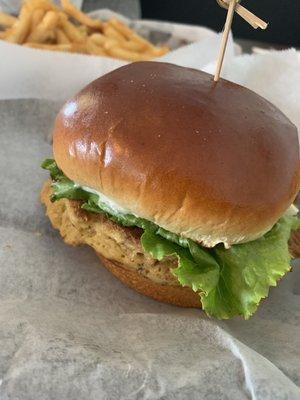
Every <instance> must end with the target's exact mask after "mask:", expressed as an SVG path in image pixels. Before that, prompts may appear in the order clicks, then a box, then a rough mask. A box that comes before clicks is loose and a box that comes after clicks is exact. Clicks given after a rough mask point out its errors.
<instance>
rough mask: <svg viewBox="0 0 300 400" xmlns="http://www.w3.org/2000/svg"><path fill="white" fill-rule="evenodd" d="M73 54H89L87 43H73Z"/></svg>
mask: <svg viewBox="0 0 300 400" xmlns="http://www.w3.org/2000/svg"><path fill="white" fill-rule="evenodd" d="M71 52H72V53H81V54H88V50H87V43H71Z"/></svg>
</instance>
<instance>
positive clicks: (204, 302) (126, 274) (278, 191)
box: [41, 62, 300, 319]
mask: <svg viewBox="0 0 300 400" xmlns="http://www.w3.org/2000/svg"><path fill="white" fill-rule="evenodd" d="M42 167H43V168H44V169H46V170H48V171H49V173H50V178H49V179H48V180H47V181H46V182H45V184H44V186H43V189H42V192H41V200H42V202H43V203H44V205H45V206H46V212H47V215H48V217H49V218H50V221H51V223H52V225H53V226H54V227H55V228H57V229H58V230H59V231H60V234H61V235H62V237H63V239H64V241H65V242H66V243H68V244H70V245H75V246H76V245H82V244H86V245H89V246H91V247H92V248H93V249H94V250H95V251H96V253H97V255H98V256H99V257H100V259H101V262H102V264H103V265H104V266H105V267H106V268H107V269H108V270H110V271H111V272H112V273H113V274H114V275H115V276H116V277H117V278H118V279H120V280H121V281H122V282H123V283H125V284H126V285H128V286H129V287H131V288H133V289H135V290H136V291H138V292H139V293H142V294H144V295H147V296H149V297H152V298H153V299H156V300H159V301H162V302H167V303H170V304H174V305H177V306H182V307H201V308H202V309H203V310H204V312H205V313H206V314H207V315H209V316H213V317H216V318H219V319H228V318H231V317H234V316H237V315H240V316H243V317H244V318H246V319H247V318H249V317H250V316H251V315H252V314H253V313H254V312H255V311H256V309H257V307H258V304H259V303H260V301H261V299H263V298H265V297H267V296H268V293H269V289H270V287H271V286H276V285H277V283H278V281H279V280H280V279H281V278H282V277H283V276H284V275H285V274H286V273H287V272H288V271H289V270H290V268H291V259H292V255H291V254H290V252H289V246H288V241H289V238H290V235H291V232H292V231H293V230H296V229H298V228H299V227H300V223H299V220H298V218H297V211H298V210H297V208H296V207H295V206H294V205H293V201H294V200H295V198H296V195H297V193H298V191H299V185H300V162H299V142H298V133H297V128H296V127H295V125H294V124H293V123H292V122H291V121H290V120H289V119H288V118H287V117H286V116H285V115H284V114H283V113H282V112H281V111H280V110H279V109H277V108H276V107H275V106H274V105H272V104H271V103H270V102H268V101H267V100H265V99H264V98H262V97H260V96H259V95H257V94H255V93H254V92H252V91H250V90H248V89H246V88H245V87H242V86H240V85H237V84H235V83H232V82H229V81H226V80H223V79H221V80H220V81H219V82H214V81H213V77H212V76H211V75H210V74H207V73H205V72H201V71H198V70H195V69H190V68H183V67H180V66H176V65H173V64H168V63H161V62H136V63H132V64H129V65H126V66H123V67H121V68H119V69H116V70H114V71H112V72H110V73H108V74H106V75H104V76H102V77H100V78H99V79H97V80H95V81H94V82H92V83H91V84H89V85H88V86H86V87H85V88H84V89H83V90H82V91H81V92H79V93H78V94H77V95H76V96H75V97H74V98H72V99H71V100H69V101H68V102H67V103H66V104H65V105H64V106H63V108H62V109H61V111H60V112H59V114H58V116H57V118H56V121H55V126H54V132H53V158H52V159H47V160H45V161H44V162H43V164H42Z"/></svg>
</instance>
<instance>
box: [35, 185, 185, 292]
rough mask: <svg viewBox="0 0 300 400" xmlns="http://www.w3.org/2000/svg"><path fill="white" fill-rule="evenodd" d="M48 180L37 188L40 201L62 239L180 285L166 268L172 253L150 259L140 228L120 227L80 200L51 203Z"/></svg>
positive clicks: (174, 262) (171, 262) (152, 277)
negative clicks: (83, 206) (142, 244)
mask: <svg viewBox="0 0 300 400" xmlns="http://www.w3.org/2000/svg"><path fill="white" fill-rule="evenodd" d="M51 193H52V188H51V181H50V180H49V181H47V182H46V183H45V185H44V187H43V189H42V192H41V200H42V203H44V204H45V206H46V209H47V215H48V217H49V219H50V221H51V223H52V225H53V226H54V228H56V229H59V231H60V234H61V235H62V237H63V239H64V241H65V242H66V243H68V244H70V245H73V246H78V245H82V244H87V245H89V246H91V247H93V249H94V250H95V251H96V252H97V253H98V254H99V255H101V256H102V257H104V258H107V259H109V260H111V261H113V262H116V263H119V264H122V266H125V267H126V268H128V269H129V270H131V271H136V272H138V273H139V274H141V275H142V276H144V277H147V278H149V279H150V280H151V281H153V282H156V283H159V284H164V285H173V286H180V284H179V283H178V281H177V279H176V277H175V276H174V275H173V274H172V273H171V272H170V269H172V268H176V267H177V259H176V258H175V257H166V258H165V259H164V260H162V261H157V260H154V259H153V258H152V257H151V256H150V255H149V254H147V253H145V251H144V250H143V248H142V246H141V243H140V237H141V234H142V232H143V231H142V230H141V229H140V228H132V227H123V226H120V225H118V224H117V223H115V222H113V221H111V220H110V219H108V218H107V217H106V216H105V215H104V214H96V213H91V212H87V211H85V210H83V209H82V208H81V202H80V201H75V200H68V199H61V200H58V201H55V202H54V203H52V202H51V201H50V195H51Z"/></svg>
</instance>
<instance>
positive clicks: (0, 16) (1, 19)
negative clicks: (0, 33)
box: [0, 12, 18, 28]
mask: <svg viewBox="0 0 300 400" xmlns="http://www.w3.org/2000/svg"><path fill="white" fill-rule="evenodd" d="M17 21H18V19H17V18H16V17H13V16H12V15H8V14H5V13H2V12H0V26H5V27H7V28H8V27H10V26H13V24H15V23H16V22H17Z"/></svg>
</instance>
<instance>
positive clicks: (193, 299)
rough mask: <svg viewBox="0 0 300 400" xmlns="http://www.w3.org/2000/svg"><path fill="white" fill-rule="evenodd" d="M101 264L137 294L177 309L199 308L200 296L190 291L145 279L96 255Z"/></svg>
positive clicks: (120, 265)
mask: <svg viewBox="0 0 300 400" xmlns="http://www.w3.org/2000/svg"><path fill="white" fill-rule="evenodd" d="M97 254H98V256H99V258H100V260H101V261H102V264H103V265H104V266H105V267H106V268H107V269H108V270H109V271H110V272H111V273H112V274H113V275H114V276H115V277H116V278H118V279H119V280H120V281H121V282H122V283H124V284H125V285H127V286H129V287H130V288H131V289H134V290H135V291H137V292H138V293H141V294H143V295H145V296H148V297H151V298H152V299H154V300H158V301H161V302H163V303H168V304H173V305H175V306H179V307H191V308H201V302H200V296H199V294H197V293H195V292H194V291H193V290H192V289H190V288H187V287H181V286H169V285H162V284H159V283H157V282H153V281H151V280H150V279H148V278H145V277H144V276H142V275H141V274H139V273H138V272H137V271H132V270H129V269H128V268H126V267H125V266H123V265H122V264H120V263H116V262H114V261H111V260H108V259H107V258H104V257H103V256H101V254H99V253H97Z"/></svg>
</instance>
